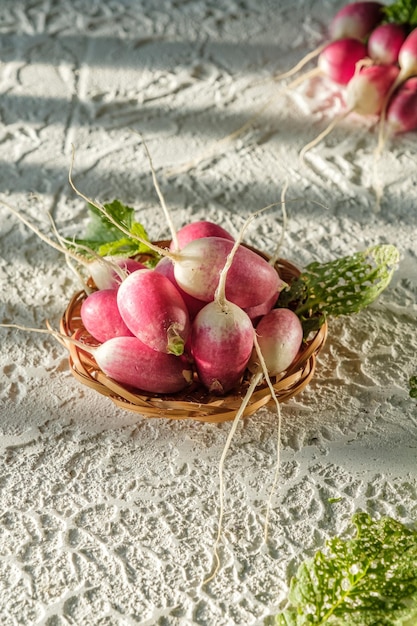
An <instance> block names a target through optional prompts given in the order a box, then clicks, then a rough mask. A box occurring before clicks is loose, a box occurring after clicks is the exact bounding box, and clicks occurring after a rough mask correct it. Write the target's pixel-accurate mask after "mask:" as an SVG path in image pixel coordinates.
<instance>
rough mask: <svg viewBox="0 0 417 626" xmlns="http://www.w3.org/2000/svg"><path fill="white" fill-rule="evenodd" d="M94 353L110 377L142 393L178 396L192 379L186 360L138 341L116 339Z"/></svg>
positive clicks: (135, 338)
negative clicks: (177, 393) (173, 394)
mask: <svg viewBox="0 0 417 626" xmlns="http://www.w3.org/2000/svg"><path fill="white" fill-rule="evenodd" d="M92 352H93V356H94V358H95V360H96V362H97V365H98V366H99V368H100V369H101V370H102V371H103V372H104V373H105V374H106V375H107V376H110V378H113V379H114V380H116V381H117V382H118V383H120V384H121V385H128V386H131V387H134V388H136V389H141V390H142V391H147V392H150V393H176V392H178V391H181V390H182V389H184V388H185V387H186V386H187V385H188V384H189V383H190V381H191V379H192V371H191V368H190V366H189V364H188V362H187V360H186V359H185V358H184V357H182V356H175V355H173V354H167V353H166V352H158V351H156V350H153V349H152V348H150V347H149V346H146V345H145V344H144V343H143V342H142V341H140V339H138V338H137V337H115V338H114V339H109V340H108V341H106V342H105V343H103V344H101V345H100V346H99V347H98V348H96V349H95V350H94V351H92Z"/></svg>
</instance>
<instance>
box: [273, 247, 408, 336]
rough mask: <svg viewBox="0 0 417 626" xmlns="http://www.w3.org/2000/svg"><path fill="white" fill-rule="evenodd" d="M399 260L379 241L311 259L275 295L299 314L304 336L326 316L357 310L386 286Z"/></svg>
mask: <svg viewBox="0 0 417 626" xmlns="http://www.w3.org/2000/svg"><path fill="white" fill-rule="evenodd" d="M398 261H399V252H398V250H397V248H396V247H395V246H393V245H389V244H387V245H385V244H380V245H376V246H373V247H371V248H368V249H367V250H365V251H363V252H356V253H355V254H353V255H350V256H345V257H341V258H338V259H335V260H334V261H329V262H328V263H317V262H315V263H310V265H307V267H306V268H305V270H304V271H303V272H302V273H301V275H300V276H299V277H298V278H297V279H295V280H294V281H293V282H292V283H291V285H290V286H289V288H288V289H287V290H283V291H282V292H281V293H280V296H279V298H278V302H277V306H278V307H288V308H291V309H293V310H294V311H295V313H297V315H298V316H299V318H300V320H301V322H302V324H303V329H304V335H305V336H307V335H308V333H309V332H310V331H313V330H318V329H319V328H320V326H322V324H323V323H324V322H325V320H326V319H327V318H328V317H330V316H333V317H337V316H339V315H350V314H352V313H357V312H359V311H360V310H361V309H363V308H364V307H366V306H368V305H369V304H371V302H373V301H374V300H375V299H376V298H377V297H378V296H379V294H380V293H381V292H382V291H383V290H384V289H385V288H386V287H387V286H388V284H389V282H390V280H391V278H392V275H393V273H394V271H395V269H396V267H397V264H398Z"/></svg>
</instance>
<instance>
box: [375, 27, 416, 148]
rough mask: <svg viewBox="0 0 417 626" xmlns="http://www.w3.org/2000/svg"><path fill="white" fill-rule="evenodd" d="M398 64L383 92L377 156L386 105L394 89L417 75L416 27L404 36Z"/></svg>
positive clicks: (381, 138) (383, 136)
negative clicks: (389, 83)
mask: <svg viewBox="0 0 417 626" xmlns="http://www.w3.org/2000/svg"><path fill="white" fill-rule="evenodd" d="M398 64H399V66H400V71H399V72H398V75H397V77H396V79H395V81H394V82H393V84H392V85H391V86H390V89H389V90H388V91H387V93H386V94H385V99H384V103H383V106H382V109H381V119H380V121H379V140H378V147H377V151H376V156H377V157H379V155H380V153H381V152H382V150H383V147H384V142H385V135H386V132H385V118H386V113H387V107H388V105H389V102H390V100H391V97H392V95H393V94H394V92H395V90H396V89H397V88H398V87H399V86H400V85H401V84H402V83H404V82H405V81H406V80H407V79H408V78H411V77H413V76H415V75H417V28H414V29H413V30H412V31H411V33H410V34H409V35H408V36H407V37H406V39H405V41H404V43H403V44H402V46H401V48H400V51H399V53H398Z"/></svg>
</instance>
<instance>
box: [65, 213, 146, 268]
mask: <svg viewBox="0 0 417 626" xmlns="http://www.w3.org/2000/svg"><path fill="white" fill-rule="evenodd" d="M104 208H105V209H106V211H107V213H108V215H109V216H110V217H111V219H109V217H107V216H106V215H104V214H103V213H102V212H101V211H100V210H99V209H97V208H96V207H95V206H94V205H92V204H88V210H89V223H88V225H87V228H86V231H85V236H84V237H83V238H82V239H75V240H74V244H75V246H74V247H76V246H77V245H79V246H80V245H81V246H85V247H87V248H90V249H91V250H93V251H94V252H97V253H98V254H100V255H101V256H135V255H137V254H143V253H146V254H149V255H150V256H154V255H155V253H154V252H153V251H151V250H150V248H149V247H148V246H146V245H145V244H143V243H141V242H140V241H138V240H137V239H136V237H141V238H142V239H145V240H149V237H148V234H147V232H146V229H145V228H144V226H143V225H142V224H140V223H139V222H135V221H134V215H135V212H134V209H132V208H131V207H128V206H125V205H124V204H123V203H122V202H120V200H113V202H111V203H109V204H105V205H104ZM122 229H124V230H128V231H129V232H130V233H131V234H132V237H129V236H128V235H127V234H126V233H125V232H124V231H123V230H122Z"/></svg>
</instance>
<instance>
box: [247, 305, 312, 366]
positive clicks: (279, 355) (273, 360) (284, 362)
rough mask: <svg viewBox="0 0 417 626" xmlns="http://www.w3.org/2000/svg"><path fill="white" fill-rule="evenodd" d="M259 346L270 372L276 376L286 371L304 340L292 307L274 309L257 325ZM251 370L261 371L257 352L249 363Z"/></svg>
mask: <svg viewBox="0 0 417 626" xmlns="http://www.w3.org/2000/svg"><path fill="white" fill-rule="evenodd" d="M256 335H257V339H258V344H259V348H260V350H261V352H262V355H263V358H264V360H265V364H266V367H267V369H268V373H269V374H270V375H271V376H276V375H277V374H280V373H282V372H284V371H285V370H286V369H288V367H289V366H290V365H291V363H292V362H293V361H294V359H295V357H296V356H297V354H298V352H299V350H300V347H301V344H302V342H303V328H302V326H301V322H300V320H299V318H298V317H297V315H296V314H295V313H294V312H293V311H291V310H290V309H285V308H283V309H272V311H270V312H269V313H267V314H266V315H265V316H264V317H263V318H262V319H261V320H260V322H259V323H258V325H257V326H256ZM249 368H250V370H251V371H253V372H256V371H259V369H260V365H259V361H258V356H257V352H256V351H255V350H254V352H253V354H252V358H251V362H250V363H249Z"/></svg>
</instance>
